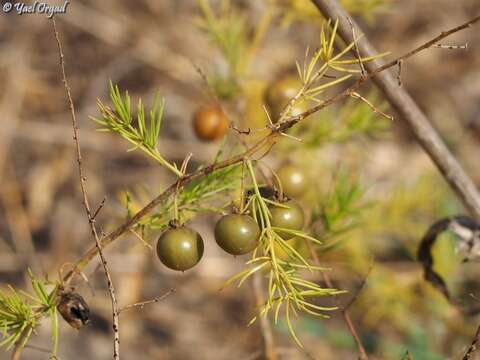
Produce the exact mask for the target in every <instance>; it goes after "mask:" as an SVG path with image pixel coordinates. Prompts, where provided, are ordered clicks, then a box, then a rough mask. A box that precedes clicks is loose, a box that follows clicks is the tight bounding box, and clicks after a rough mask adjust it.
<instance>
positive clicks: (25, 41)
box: [0, 0, 480, 360]
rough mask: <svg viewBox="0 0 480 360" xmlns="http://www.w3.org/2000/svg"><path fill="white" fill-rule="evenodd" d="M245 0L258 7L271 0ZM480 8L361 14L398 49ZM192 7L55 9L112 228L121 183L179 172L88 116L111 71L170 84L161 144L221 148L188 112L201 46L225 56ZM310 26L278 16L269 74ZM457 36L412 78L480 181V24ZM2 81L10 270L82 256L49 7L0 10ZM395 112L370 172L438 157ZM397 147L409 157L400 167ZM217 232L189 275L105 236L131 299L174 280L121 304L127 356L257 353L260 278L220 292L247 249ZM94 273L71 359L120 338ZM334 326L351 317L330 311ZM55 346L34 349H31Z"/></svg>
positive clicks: (3, 268)
mask: <svg viewBox="0 0 480 360" xmlns="http://www.w3.org/2000/svg"><path fill="white" fill-rule="evenodd" d="M51 3H53V1H52V2H51ZM242 3H244V6H245V7H246V8H247V11H250V13H251V16H252V19H253V20H255V19H256V18H257V17H258V13H259V11H260V10H261V6H262V5H261V2H257V1H242ZM478 11H480V5H479V3H478V0H458V1H451V0H401V1H400V0H398V1H392V2H391V4H390V5H389V6H388V9H387V10H386V11H384V12H382V13H381V15H379V16H378V17H377V19H376V21H375V23H374V24H369V25H367V24H364V25H365V26H367V27H366V29H367V36H369V37H370V38H371V40H372V42H373V43H374V44H376V46H377V48H379V49H380V50H389V51H392V52H393V54H399V53H401V52H403V51H405V50H408V49H410V48H412V47H414V46H415V45H417V44H420V43H421V42H423V41H425V40H426V39H428V38H430V37H431V35H432V34H436V33H438V32H439V31H441V30H443V29H446V28H449V27H451V26H454V25H456V24H459V23H461V22H463V21H465V20H466V19H467V18H468V17H470V15H471V14H473V13H478ZM196 14H198V9H197V7H196V5H195V1H188V0H185V1H174V0H170V1H167V0H164V1H155V0H142V1H127V0H123V1H114V0H105V1H73V2H72V3H71V4H70V6H69V7H68V12H67V14H66V15H59V16H57V23H58V27H59V31H60V33H61V37H62V41H63V46H64V52H65V56H66V58H65V61H66V66H67V73H68V76H69V81H70V85H71V87H72V89H73V96H74V101H75V103H76V107H77V109H78V119H79V121H80V128H81V133H80V141H81V144H82V146H83V151H84V162H85V163H84V166H85V170H86V172H87V178H88V187H89V192H90V196H91V200H92V202H93V204H95V203H99V202H100V201H101V200H102V198H103V197H104V196H106V197H107V202H106V206H105V208H104V209H103V210H102V212H101V214H100V217H99V219H98V222H99V223H100V224H104V226H105V229H106V230H108V229H109V228H111V227H113V226H115V225H116V224H118V223H119V222H120V221H121V220H122V217H123V216H124V211H123V210H122V208H121V206H120V203H119V197H118V196H119V193H120V192H121V191H122V190H125V189H138V188H139V186H140V185H141V184H149V185H148V186H149V187H150V189H151V191H152V192H153V193H156V192H158V191H160V190H161V188H162V186H164V185H166V184H168V183H169V181H170V180H171V179H170V178H169V177H168V175H166V174H165V171H163V170H162V169H159V168H158V166H155V164H153V163H152V162H150V161H148V160H145V158H144V157H143V156H142V155H141V154H137V153H135V152H133V153H127V152H125V150H126V148H127V147H126V145H125V143H124V142H123V141H121V140H120V139H118V138H116V137H114V136H109V135H104V134H99V133H97V132H95V131H94V124H93V123H92V122H90V121H88V120H87V117H88V116H89V115H94V114H96V105H95V102H96V99H97V98H99V97H100V98H106V96H107V85H108V80H109V79H112V80H113V81H114V82H118V83H119V84H120V86H122V87H123V88H128V89H129V92H130V93H131V94H132V95H133V96H134V97H137V96H142V97H143V98H145V99H149V98H151V95H152V94H153V93H154V90H155V89H160V91H161V94H162V96H164V97H165V98H166V102H167V113H166V116H167V117H166V121H165V122H164V128H165V130H164V131H163V135H162V140H161V147H160V150H161V152H162V153H163V154H165V156H166V157H167V158H169V159H175V160H177V161H179V162H180V161H181V160H182V159H183V158H184V156H185V154H187V153H188V152H189V151H191V152H193V153H194V157H193V161H194V162H195V163H197V164H199V163H201V162H204V161H208V160H209V159H211V158H212V156H213V154H214V153H215V150H216V145H209V144H204V143H199V142H198V141H197V140H196V139H195V137H194V135H193V133H192V130H191V127H190V117H191V114H192V112H193V111H194V108H195V106H196V105H197V104H199V103H201V102H202V101H203V99H204V89H203V84H202V80H201V79H200V78H199V76H198V74H197V72H196V71H195V69H194V67H193V66H192V63H191V61H193V62H195V64H198V65H199V66H201V67H202V68H205V69H207V70H211V69H213V68H214V67H215V66H217V65H219V61H218V60H217V59H218V53H217V52H216V51H215V49H214V48H212V46H211V44H210V43H209V42H208V40H207V39H206V37H205V35H204V34H202V33H201V32H200V31H199V30H198V29H197V27H196V26H195V25H194V24H193V21H192V19H193V18H194V16H196ZM314 36H315V33H314V32H313V31H312V29H311V28H309V27H308V26H305V25H294V27H293V28H291V29H290V30H284V29H277V30H274V31H271V32H270V33H269V34H268V35H267V38H266V44H265V46H264V47H263V48H262V49H261V50H260V52H259V55H258V61H257V62H256V64H255V66H256V68H257V69H258V70H257V72H258V73H260V74H262V77H264V79H265V80H268V79H271V78H273V77H274V76H275V74H277V73H278V72H280V71H281V70H282V69H284V68H285V67H286V66H289V65H291V64H292V63H293V61H294V60H295V59H296V58H297V57H298V54H303V48H304V47H305V45H306V44H307V43H309V41H311V40H312V39H313V38H314ZM455 39H461V41H462V42H464V41H465V40H467V41H468V43H469V45H470V48H469V49H468V51H464V50H459V51H452V50H441V49H432V50H429V51H427V52H426V53H423V54H421V55H420V56H417V57H415V58H414V59H413V60H411V61H409V62H408V64H406V65H405V66H404V69H403V75H402V78H403V83H404V86H405V87H407V88H408V89H409V90H411V92H412V93H413V94H414V97H415V99H416V100H417V101H418V103H419V104H420V105H421V106H422V107H423V108H424V109H425V110H426V112H427V113H428V114H430V115H431V117H432V118H433V119H434V120H435V125H436V126H437V127H438V128H439V129H440V130H441V132H442V134H446V135H448V137H447V139H448V142H449V144H450V145H451V146H452V147H453V149H454V151H455V153H456V154H458V156H459V157H460V158H461V160H462V162H464V163H465V164H466V165H467V168H468V170H469V171H470V172H471V173H472V174H473V175H474V177H475V178H476V179H478V182H479V183H480V167H479V166H478V159H479V152H478V149H479V140H480V31H479V30H478V27H477V28H476V29H475V30H472V31H468V32H465V33H462V34H458V35H456V37H454V38H452V39H449V41H450V42H452V43H455ZM0 89H1V91H0V183H1V184H0V185H1V186H0V280H1V282H2V283H5V282H10V283H13V284H16V285H18V286H25V284H26V283H25V269H26V267H27V266H29V267H31V268H32V269H33V270H34V271H36V272H37V273H39V274H49V275H50V276H51V277H52V278H55V276H56V274H57V270H58V269H59V267H60V266H61V265H62V264H63V263H65V262H68V261H73V260H75V259H77V258H78V256H79V255H80V254H82V252H83V251H85V249H86V248H87V247H89V246H90V245H91V244H92V240H91V238H90V234H89V229H88V224H87V222H86V221H85V217H84V212H83V209H82V205H81V194H80V192H79V189H78V179H77V170H76V167H75V161H74V152H73V148H72V146H73V143H72V135H71V127H70V119H69V115H68V105H67V101H66V99H65V93H64V88H63V86H62V84H61V78H60V71H59V62H58V54H57V48H56V44H55V41H54V37H53V32H52V26H51V22H50V21H48V20H47V19H46V18H45V17H44V16H40V15H23V16H18V15H15V14H9V15H5V14H3V13H2V14H0ZM394 128H395V129H394V133H395V134H396V136H395V141H394V142H393V143H392V142H389V143H380V144H379V145H377V148H378V150H377V151H376V152H373V153H372V154H373V155H372V159H371V164H370V165H367V170H368V169H369V170H371V171H369V172H368V173H369V176H371V177H372V179H377V178H383V177H387V178H388V181H389V182H396V181H400V180H405V179H406V178H408V177H413V176H415V174H417V173H419V172H421V171H423V170H422V169H425V168H431V167H432V165H431V164H430V163H429V161H428V159H426V158H425V156H424V155H423V154H422V153H421V151H420V150H419V149H418V148H417V146H416V144H415V143H413V141H412V140H411V137H410V135H409V134H408V132H407V131H405V129H403V127H402V125H401V124H399V122H396V123H395V125H394ZM375 154H378V156H377V155H375ZM385 154H387V155H385ZM398 163H404V164H407V163H408V164H412V167H411V168H409V169H408V171H407V170H399V171H398V174H392V172H395V171H397V167H398ZM195 224H196V225H195V226H197V227H198V229H199V230H200V231H201V232H202V233H204V234H211V218H210V217H208V216H202V217H200V218H198V219H197V220H196V221H195ZM209 237H210V238H211V235H210V236H207V238H209ZM207 240H211V239H207ZM206 247H207V249H206V258H205V260H204V261H202V264H201V265H200V266H199V267H198V268H197V269H195V270H193V271H191V272H189V273H188V274H186V275H177V274H172V273H171V272H168V271H166V270H164V269H163V268H161V266H159V265H158V263H157V260H156V259H155V257H154V256H153V254H152V253H151V252H150V251H148V249H146V248H144V247H143V246H142V245H141V244H139V243H138V240H136V239H135V238H134V237H133V236H125V239H124V240H122V241H120V242H119V244H117V245H115V246H113V247H112V249H109V251H108V252H107V258H108V260H109V263H110V265H111V268H112V272H113V274H114V275H113V276H114V280H115V285H116V287H117V293H118V294H119V302H120V304H121V305H122V304H123V305H125V304H128V303H132V302H135V301H139V300H143V299H148V298H151V297H155V296H158V295H161V294H163V293H164V292H166V291H167V290H168V289H170V288H171V287H175V288H176V289H177V292H176V293H175V294H174V295H172V296H170V297H169V298H167V299H166V300H164V302H162V303H160V304H156V305H152V306H150V307H147V308H145V309H143V310H140V311H131V312H126V313H124V314H122V315H121V319H120V320H121V336H122V344H121V347H122V353H123V357H124V358H128V359H211V360H216V359H245V360H246V359H254V358H255V354H257V355H258V351H259V350H260V348H261V341H260V336H259V330H258V328H257V327H256V326H253V327H252V328H250V329H246V328H245V324H246V322H248V320H249V318H250V315H251V309H252V306H253V299H252V296H251V292H250V291H246V290H241V291H239V290H237V289H235V288H229V289H227V290H226V291H223V292H221V293H220V292H218V288H219V287H220V285H221V284H222V282H223V280H224V279H225V278H226V277H227V276H229V275H231V274H233V273H234V272H235V270H236V268H239V267H240V266H241V264H242V261H241V260H234V261H232V260H231V259H230V258H227V257H225V256H223V255H222V254H221V253H220V251H218V250H217V249H216V248H215V247H214V246H213V245H212V241H207V242H206ZM87 274H92V275H91V277H90V282H91V284H90V285H91V286H92V287H93V288H94V294H92V293H91V291H90V289H89V287H88V286H87V285H86V284H80V289H81V292H82V293H83V294H85V297H86V299H87V301H88V302H89V304H90V306H91V308H92V311H93V312H94V317H93V325H92V326H90V327H87V328H85V329H83V330H82V331H80V332H78V333H77V332H75V331H73V330H72V329H71V328H69V327H68V325H66V324H62V326H61V330H62V331H61V339H60V340H61V350H60V354H61V358H62V359H79V358H81V359H108V358H109V357H110V354H111V334H110V333H109V328H110V325H109V321H110V310H109V299H108V296H107V295H106V289H105V286H104V279H103V274H102V272H101V271H96V268H95V266H92V267H90V268H89V269H88V271H87ZM331 326H333V328H338V327H341V326H342V324H341V323H340V322H338V321H337V320H334V321H333V322H332V325H331ZM48 336H49V335H48V325H47V324H45V325H44V326H42V327H41V329H40V334H39V336H38V337H34V340H33V342H32V343H33V344H36V345H39V346H41V347H44V348H48V344H49V340H48ZM278 343H279V347H280V354H281V355H282V356H281V357H282V359H297V358H298V359H302V358H305V355H304V354H303V353H302V352H300V351H298V350H296V349H295V348H294V345H293V344H292V342H291V341H290V340H289V339H288V337H287V336H286V335H285V334H283V333H280V334H278ZM305 344H306V348H307V349H309V351H310V352H311V353H312V354H314V356H315V358H317V359H354V358H355V354H354V352H348V351H346V352H342V351H343V350H338V349H335V347H333V346H331V344H328V343H325V342H324V341H322V338H321V337H313V336H309V335H305ZM47 356H48V354H45V353H42V352H39V351H36V350H32V349H27V350H26V351H25V358H26V359H45V358H47ZM0 358H2V359H3V358H7V357H6V354H4V353H1V354H0Z"/></svg>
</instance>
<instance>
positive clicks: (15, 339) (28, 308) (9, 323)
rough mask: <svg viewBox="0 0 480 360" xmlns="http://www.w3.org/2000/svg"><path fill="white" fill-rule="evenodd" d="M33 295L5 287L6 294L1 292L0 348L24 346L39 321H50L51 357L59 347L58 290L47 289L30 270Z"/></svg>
mask: <svg viewBox="0 0 480 360" xmlns="http://www.w3.org/2000/svg"><path fill="white" fill-rule="evenodd" d="M29 276H30V281H31V285H32V288H33V290H34V292H33V294H29V293H27V292H24V291H20V292H17V291H16V290H15V289H14V288H13V287H12V286H8V292H5V291H0V331H1V333H2V339H1V342H0V346H5V347H6V349H7V350H8V349H11V348H12V347H13V346H14V345H17V346H20V347H24V346H25V344H26V343H27V342H28V340H29V339H30V336H31V335H32V333H33V332H34V331H35V329H36V327H37V326H38V324H39V322H40V320H41V318H43V317H50V319H51V321H52V343H53V348H52V355H53V356H55V355H56V353H57V348H58V317H57V309H56V300H57V287H56V286H55V288H54V289H53V291H52V290H50V291H49V290H47V284H46V283H45V282H42V281H40V280H38V279H37V278H36V277H35V276H34V275H33V274H32V273H31V272H30V271H29Z"/></svg>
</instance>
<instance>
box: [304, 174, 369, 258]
mask: <svg viewBox="0 0 480 360" xmlns="http://www.w3.org/2000/svg"><path fill="white" fill-rule="evenodd" d="M364 193H365V190H364V189H363V187H362V186H361V184H360V181H359V179H358V176H357V175H353V174H351V173H350V172H348V171H346V170H343V169H341V170H339V171H338V173H337V174H336V175H335V178H334V180H333V184H332V186H331V189H330V190H329V191H328V193H327V194H326V196H325V197H324V198H319V199H318V203H317V207H316V208H314V210H313V213H312V223H313V224H316V225H320V226H321V229H319V230H317V231H316V232H317V233H318V235H317V236H318V237H319V239H320V240H322V241H325V242H327V244H326V245H325V246H323V247H322V248H320V251H322V252H323V251H327V250H331V249H332V248H335V247H336V246H337V245H339V244H338V242H337V241H336V240H337V239H338V240H340V239H343V237H342V238H340V237H339V236H341V235H345V234H346V233H347V232H349V231H351V230H353V229H355V228H357V227H358V226H359V225H360V224H361V222H362V217H363V216H364V213H365V210H366V207H367V205H366V204H365V203H364V201H362V200H363V197H364ZM314 231H315V230H314Z"/></svg>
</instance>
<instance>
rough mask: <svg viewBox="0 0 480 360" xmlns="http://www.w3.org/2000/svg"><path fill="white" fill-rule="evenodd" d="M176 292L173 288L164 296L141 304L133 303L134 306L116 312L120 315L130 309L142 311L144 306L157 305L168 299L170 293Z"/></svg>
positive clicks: (127, 306)
mask: <svg viewBox="0 0 480 360" xmlns="http://www.w3.org/2000/svg"><path fill="white" fill-rule="evenodd" d="M175 291H176V290H175V289H174V288H171V289H170V290H168V291H167V292H166V293H165V294H163V295H161V296H157V297H156V298H153V299H150V300H146V301H141V302H137V303H134V304H130V305H126V306H124V307H122V308H120V309H119V310H118V313H119V314H120V313H122V312H124V311H127V310H131V309H135V308H140V310H142V309H143V308H144V307H145V305H150V304H155V303H158V302H160V301H163V300H165V299H166V298H167V297H169V296H170V295H171V294H172V293H174V292H175Z"/></svg>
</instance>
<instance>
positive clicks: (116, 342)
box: [52, 18, 120, 360]
mask: <svg viewBox="0 0 480 360" xmlns="http://www.w3.org/2000/svg"><path fill="white" fill-rule="evenodd" d="M52 24H53V32H54V35H55V40H56V41H57V46H58V54H59V58H60V67H61V70H62V81H63V85H64V87H65V91H66V94H67V98H68V103H69V107H70V112H71V116H72V128H73V140H74V142H75V151H76V157H77V164H78V175H79V178H80V188H81V190H82V195H83V205H84V208H85V212H86V214H87V218H88V223H89V224H90V230H91V232H92V236H93V238H94V239H95V246H96V248H97V250H98V254H99V256H100V259H101V262H102V265H103V270H104V272H105V277H106V279H107V285H108V292H109V294H110V299H111V302H112V312H113V334H114V339H113V359H114V360H119V359H120V334H119V332H120V329H119V321H118V305H117V298H116V296H115V288H114V286H113V281H112V276H111V274H110V271H109V270H108V265H107V260H106V259H105V256H104V254H103V251H102V245H101V240H100V238H99V235H98V232H97V228H96V226H95V216H94V215H92V211H91V208H90V203H89V200H88V194H87V179H86V177H85V176H84V173H83V167H82V152H81V148H80V141H79V140H78V125H77V119H76V116H75V106H74V104H73V100H72V94H71V91H70V86H69V85H68V81H67V75H66V72H65V60H64V55H63V50H62V44H61V42H60V38H59V35H58V31H57V26H56V24H55V19H54V18H52Z"/></svg>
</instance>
